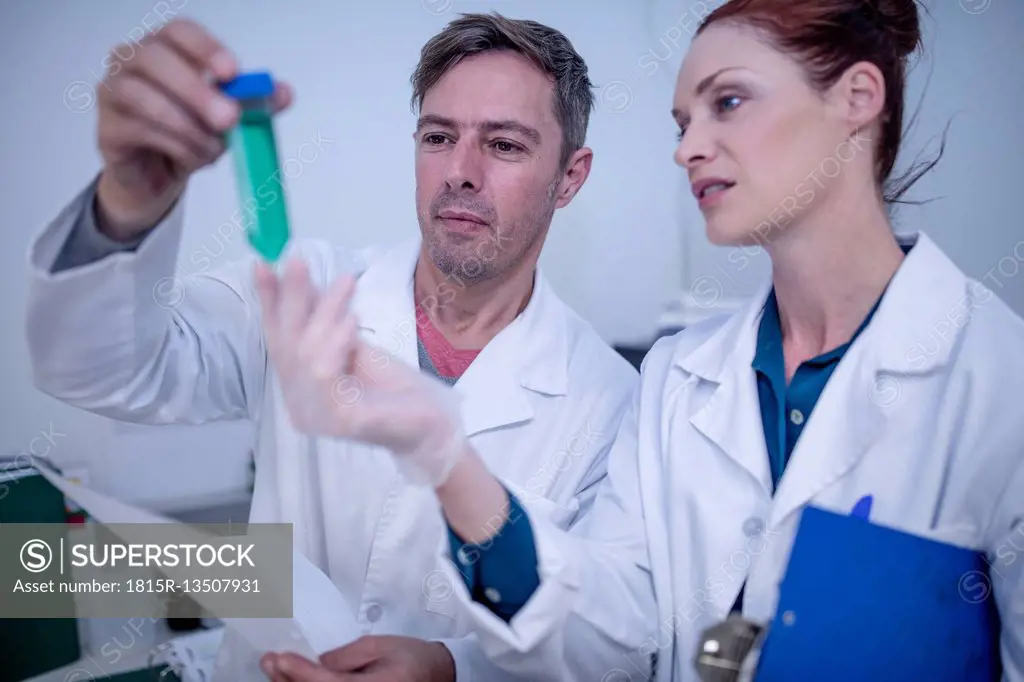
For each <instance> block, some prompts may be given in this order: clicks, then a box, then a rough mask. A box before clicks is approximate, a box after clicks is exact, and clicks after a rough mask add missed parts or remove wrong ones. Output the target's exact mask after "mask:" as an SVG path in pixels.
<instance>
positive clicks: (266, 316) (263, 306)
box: [253, 263, 280, 349]
mask: <svg viewBox="0 0 1024 682" xmlns="http://www.w3.org/2000/svg"><path fill="white" fill-rule="evenodd" d="M253 279H255V281H256V294H257V296H258V297H259V300H260V314H261V315H262V317H263V330H264V332H265V334H266V337H267V344H268V345H269V346H270V347H271V349H275V348H277V338H278V335H279V331H278V329H279V325H280V320H279V313H278V302H279V298H280V290H279V286H278V281H277V275H275V274H274V272H273V270H271V269H270V266H268V265H267V264H266V263H257V264H256V267H255V268H254V272H253Z"/></svg>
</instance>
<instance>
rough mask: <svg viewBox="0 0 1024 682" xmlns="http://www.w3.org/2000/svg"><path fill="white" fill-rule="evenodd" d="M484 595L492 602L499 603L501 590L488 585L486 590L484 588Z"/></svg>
mask: <svg viewBox="0 0 1024 682" xmlns="http://www.w3.org/2000/svg"><path fill="white" fill-rule="evenodd" d="M484 596H485V597H487V600H488V601H489V602H491V603H492V604H500V603H501V592H498V591H497V590H496V589H494V588H493V587H488V588H487V589H486V590H484Z"/></svg>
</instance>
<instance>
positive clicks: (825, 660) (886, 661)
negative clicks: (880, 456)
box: [754, 498, 1002, 682]
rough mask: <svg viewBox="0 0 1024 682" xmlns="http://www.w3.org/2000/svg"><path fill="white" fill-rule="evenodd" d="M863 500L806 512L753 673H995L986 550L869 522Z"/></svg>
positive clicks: (770, 681) (954, 676)
mask: <svg viewBox="0 0 1024 682" xmlns="http://www.w3.org/2000/svg"><path fill="white" fill-rule="evenodd" d="M865 500H866V508H865V505H861V503H858V508H855V509H854V514H853V515H851V516H845V515H842V514H836V513H833V512H829V511H825V510H823V509H819V508H816V507H808V508H806V509H805V510H804V511H803V516H802V517H801V520H800V526H799V529H798V531H797V535H796V538H795V540H794V543H793V549H792V552H791V554H790V558H789V566H788V568H787V570H786V574H785V577H784V578H783V580H782V584H781V585H780V593H779V606H778V610H777V611H776V615H775V618H774V620H773V622H772V623H771V625H770V628H769V630H768V633H767V637H766V638H765V642H764V645H763V648H762V651H761V655H760V659H759V661H758V665H757V673H756V676H755V678H754V679H755V681H756V682H794V681H798V680H808V681H811V680H814V681H818V680H828V681H829V682H855V681H856V682H863V681H864V680H884V682H904V681H906V682H920V681H921V680H928V681H929V682H968V681H969V682H988V681H990V680H991V681H993V682H998V680H999V679H1000V677H1001V674H1002V672H1001V664H1000V660H999V616H998V612H997V610H996V606H995V603H994V599H993V597H992V594H991V587H990V586H991V582H990V581H989V578H988V575H989V571H988V562H987V561H986V559H985V557H984V555H983V554H981V553H979V552H976V551H972V550H967V549H963V548H961V547H955V546H953V545H948V544H944V543H941V542H936V541H934V540H931V539H927V538H923V537H920V536H917V535H912V534H908V533H904V532H901V531H897V530H894V529H891V528H886V527H883V526H879V525H876V524H873V523H871V522H870V521H868V520H867V516H868V513H869V511H870V505H871V501H870V498H865ZM865 500H862V501H861V502H865ZM986 585H987V586H989V588H988V589H987V590H986V589H984V587H985V586H986ZM979 588H981V589H979Z"/></svg>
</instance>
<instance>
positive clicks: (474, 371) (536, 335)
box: [455, 270, 569, 436]
mask: <svg viewBox="0 0 1024 682" xmlns="http://www.w3.org/2000/svg"><path fill="white" fill-rule="evenodd" d="M562 310H563V308H562V304H561V302H560V301H559V300H558V299H557V298H556V296H555V294H554V292H552V291H551V289H550V287H549V286H548V284H547V282H546V281H545V279H544V277H543V275H542V274H541V272H540V271H539V270H538V271H537V272H536V274H535V278H534V290H533V294H532V296H531V298H530V302H529V303H528V304H527V306H526V308H525V309H524V310H523V312H522V313H520V314H519V316H518V317H517V318H516V319H515V320H513V321H512V323H510V324H509V325H508V326H507V327H505V329H503V330H502V331H501V332H499V333H498V334H497V335H496V336H495V337H494V338H493V339H492V340H491V342H490V343H488V344H487V346H485V347H484V348H483V350H481V351H480V354H479V355H478V356H477V357H476V359H475V360H474V361H473V363H472V364H471V365H470V366H469V368H468V369H467V370H466V372H465V373H464V374H463V375H462V377H461V378H460V379H459V380H458V382H457V383H456V384H455V388H456V390H457V391H458V392H459V394H460V396H461V398H462V418H463V428H464V429H465V430H466V435H467V436H472V435H475V434H478V433H481V432H483V431H487V430H489V429H494V428H498V427H502V426H508V425H510V424H515V423H519V422H523V421H527V420H529V419H530V418H531V417H532V416H533V408H532V406H531V404H530V400H529V398H528V395H529V392H530V391H535V392H539V393H543V394H547V395H564V394H565V393H566V390H567V385H568V355H569V353H568V338H567V329H566V319H565V315H564V313H563V312H562Z"/></svg>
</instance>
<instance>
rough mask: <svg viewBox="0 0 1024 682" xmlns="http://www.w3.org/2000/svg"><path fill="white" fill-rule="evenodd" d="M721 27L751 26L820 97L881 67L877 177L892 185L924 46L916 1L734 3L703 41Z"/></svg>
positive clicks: (906, 181)
mask: <svg viewBox="0 0 1024 682" xmlns="http://www.w3.org/2000/svg"><path fill="white" fill-rule="evenodd" d="M720 22H732V23H737V24H742V25H747V26H750V27H752V28H754V29H755V30H757V31H758V32H759V33H761V34H763V35H764V36H766V37H767V38H768V40H769V41H770V42H771V43H772V44H773V45H774V46H775V47H776V48H778V49H779V50H781V51H783V52H785V53H787V54H789V55H790V56H791V57H793V58H794V59H796V60H797V62H799V63H800V64H802V65H803V67H804V69H805V71H806V73H807V76H808V80H809V81H810V82H811V84H812V85H813V86H814V87H815V88H817V89H818V90H819V91H824V90H826V89H828V88H829V87H831V86H832V85H833V84H834V83H835V82H836V81H837V80H839V78H840V77H841V76H842V74H843V73H844V72H845V71H846V70H847V69H848V68H849V67H851V66H853V65H854V64H856V63H858V62H870V63H872V64H874V65H875V66H877V67H878V69H879V70H880V71H881V72H882V75H883V77H884V78H885V105H884V106H885V108H884V110H883V112H882V117H881V128H882V131H881V139H880V140H879V141H878V144H877V148H876V172H877V178H878V182H879V183H880V184H883V185H884V184H886V183H887V182H888V181H889V176H890V175H891V173H892V170H893V167H894V166H895V164H896V157H897V156H898V155H899V151H900V145H901V143H902V139H903V111H904V102H905V95H904V90H905V87H906V73H907V62H908V59H909V57H910V56H911V55H912V54H913V53H914V52H915V51H916V50H917V49H918V48H919V47H920V46H921V26H920V22H919V16H918V9H917V3H916V2H915V0H730V1H729V2H726V3H725V4H724V5H722V6H720V7H718V8H717V9H716V10H714V11H713V12H711V13H710V14H709V15H708V16H707V17H706V18H705V19H704V21H703V22H702V23H701V25H700V27H699V28H698V29H697V35H700V33H701V32H702V31H704V29H706V28H707V27H708V26H710V25H712V24H714V23H720ZM940 156H941V153H940ZM937 161H938V158H936V159H934V160H933V161H931V162H930V163H929V164H926V166H927V167H926V168H924V169H923V170H916V171H915V169H911V171H910V172H908V173H907V174H906V176H904V178H903V179H901V180H900V181H898V182H897V183H896V184H897V189H896V191H895V192H894V193H893V194H892V195H889V196H886V200H887V201H895V200H896V199H898V198H899V196H900V195H902V194H903V192H905V191H906V190H907V189H909V187H910V185H911V184H913V183H914V182H915V181H916V180H917V179H918V178H919V177H921V175H923V174H924V173H925V172H927V171H928V170H929V169H930V168H931V167H932V166H934V165H935V163H936V162H937Z"/></svg>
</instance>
